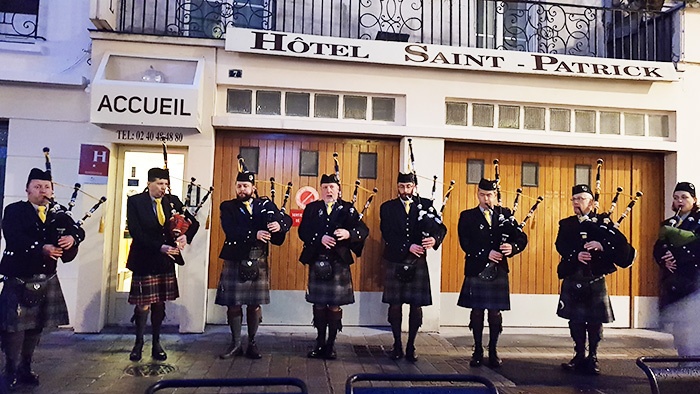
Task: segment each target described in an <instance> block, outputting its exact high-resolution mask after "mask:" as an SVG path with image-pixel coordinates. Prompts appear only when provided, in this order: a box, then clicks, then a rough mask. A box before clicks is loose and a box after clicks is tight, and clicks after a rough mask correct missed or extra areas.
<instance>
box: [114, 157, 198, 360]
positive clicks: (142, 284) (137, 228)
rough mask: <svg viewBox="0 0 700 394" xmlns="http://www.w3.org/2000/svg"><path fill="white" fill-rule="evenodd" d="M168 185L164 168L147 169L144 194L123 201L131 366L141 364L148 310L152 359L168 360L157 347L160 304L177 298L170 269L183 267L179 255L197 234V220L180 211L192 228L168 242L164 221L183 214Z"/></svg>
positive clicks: (161, 316) (162, 313) (162, 315)
mask: <svg viewBox="0 0 700 394" xmlns="http://www.w3.org/2000/svg"><path fill="white" fill-rule="evenodd" d="M169 183H170V174H169V172H168V170H167V169H162V168H151V169H150V170H148V186H147V188H146V190H145V191H144V192H143V193H139V194H135V195H133V196H131V197H129V198H128V199H127V201H126V221H127V226H128V228H129V233H130V234H131V238H132V243H131V248H130V250H129V257H128V258H127V261H126V268H128V269H130V270H131V271H132V272H133V277H132V279H131V290H130V291H129V304H132V305H134V316H133V318H132V321H134V322H135V324H136V341H135V343H134V347H133V349H132V350H131V353H130V354H129V359H130V360H131V361H139V360H141V355H142V351H143V343H144V340H143V335H144V332H145V330H146V321H147V320H148V312H149V310H150V312H151V330H152V334H153V346H152V348H151V356H152V357H153V358H154V359H156V360H160V361H162V360H165V359H167V358H168V355H167V354H166V353H165V350H163V346H162V345H161V343H160V329H161V325H162V324H163V320H164V319H165V301H170V300H174V299H176V298H178V297H179V296H180V293H179V290H178V287H177V278H176V277H175V264H179V265H183V264H185V262H184V260H183V259H182V255H181V254H180V251H181V250H183V249H184V248H185V245H186V244H188V243H191V242H192V238H194V235H195V234H196V233H197V230H198V229H199V222H197V219H195V217H194V216H192V214H190V213H189V211H187V210H185V217H186V218H187V219H189V221H190V222H191V224H190V226H189V228H188V229H187V231H186V232H185V233H184V234H181V235H180V236H179V237H177V239H174V238H173V235H172V233H171V231H170V230H169V229H168V221H169V220H170V217H171V216H172V215H173V213H172V212H182V202H181V201H180V199H179V198H178V197H177V196H175V195H172V194H166V193H165V192H166V190H167V189H168V185H169Z"/></svg>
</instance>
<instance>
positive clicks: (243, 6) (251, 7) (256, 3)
mask: <svg viewBox="0 0 700 394" xmlns="http://www.w3.org/2000/svg"><path fill="white" fill-rule="evenodd" d="M209 1H211V0H209ZM266 2H268V0H245V1H240V0H234V1H233V25H234V26H236V27H245V28H248V29H264V28H265V27H266V26H268V25H269V24H270V21H269V20H268V19H269V18H271V17H272V15H273V14H272V13H271V12H270V11H269V10H267V9H266V8H265V3H266ZM219 4H220V3H219Z"/></svg>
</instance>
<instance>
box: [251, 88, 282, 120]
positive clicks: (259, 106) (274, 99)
mask: <svg viewBox="0 0 700 394" xmlns="http://www.w3.org/2000/svg"><path fill="white" fill-rule="evenodd" d="M281 99H282V94H281V92H275V91H265V90H258V91H257V94H256V100H255V101H256V102H255V113H256V114H258V115H280V100H281Z"/></svg>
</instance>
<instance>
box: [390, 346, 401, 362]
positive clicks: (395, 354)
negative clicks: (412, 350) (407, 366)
mask: <svg viewBox="0 0 700 394" xmlns="http://www.w3.org/2000/svg"><path fill="white" fill-rule="evenodd" d="M389 358H390V359H392V360H399V359H401V358H403V349H401V345H400V344H398V345H397V344H394V348H393V349H392V350H391V353H390V354H389Z"/></svg>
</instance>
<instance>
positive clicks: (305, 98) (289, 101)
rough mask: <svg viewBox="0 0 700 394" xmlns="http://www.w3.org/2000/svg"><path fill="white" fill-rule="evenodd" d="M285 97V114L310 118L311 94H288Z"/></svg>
mask: <svg viewBox="0 0 700 394" xmlns="http://www.w3.org/2000/svg"><path fill="white" fill-rule="evenodd" d="M284 97H285V104H284V106H285V111H284V112H285V114H287V116H309V94H308V93H293V92H287V93H285V95H284Z"/></svg>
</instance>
